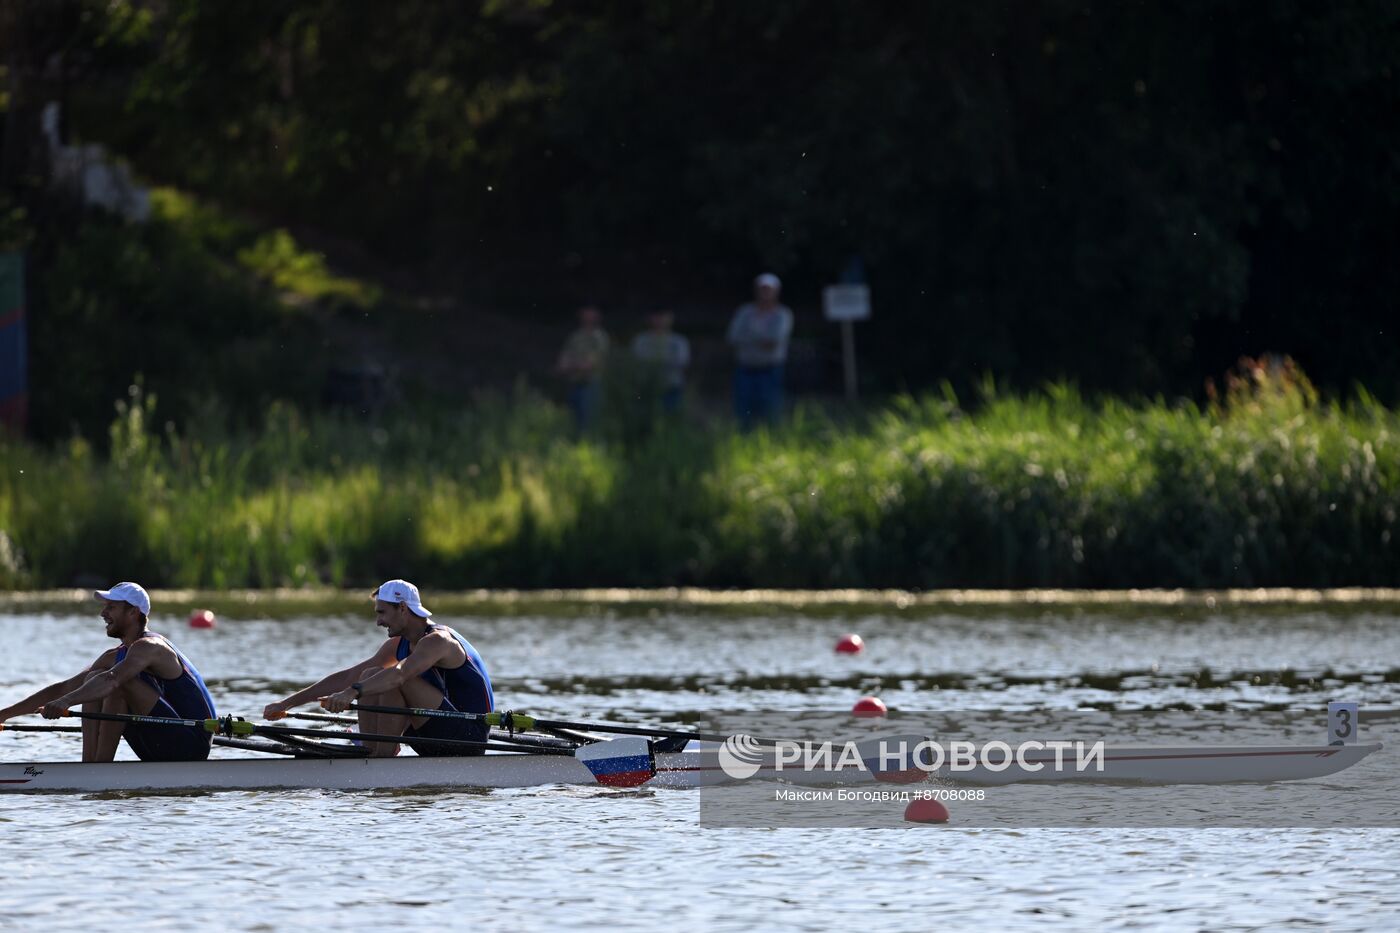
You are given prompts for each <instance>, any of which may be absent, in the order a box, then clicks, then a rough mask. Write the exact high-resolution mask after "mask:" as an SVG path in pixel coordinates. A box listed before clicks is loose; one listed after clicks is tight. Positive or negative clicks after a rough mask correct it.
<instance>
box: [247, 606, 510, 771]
mask: <svg viewBox="0 0 1400 933" xmlns="http://www.w3.org/2000/svg"><path fill="white" fill-rule="evenodd" d="M373 598H374V618H375V623H376V624H377V625H378V626H380V627H381V628H383V629H386V630H387V633H388V636H389V638H388V640H387V641H385V642H384V643H383V644H382V645H380V646H379V650H378V651H376V652H375V653H374V654H372V655H370V657H369V658H368V660H365V661H361V662H359V663H358V664H352V665H350V666H349V667H347V668H345V669H343V670H339V671H336V672H335V673H334V674H327V675H326V676H325V677H322V678H321V679H320V680H318V681H316V682H315V683H314V684H312V685H311V686H309V687H307V688H306V689H305V690H298V691H297V692H296V693H294V694H292V695H291V696H289V697H287V698H286V699H285V700H278V701H277V702H276V703H269V704H268V705H267V708H266V709H264V710H263V716H264V717H266V718H267V719H281V718H282V717H283V716H285V715H287V710H289V709H291V708H292V707H294V706H300V705H301V704H303V703H309V702H311V701H312V700H320V701H321V705H322V706H323V707H325V708H326V709H328V710H330V711H331V712H333V713H339V712H343V711H345V710H347V709H351V708H352V707H351V704H352V703H354V702H355V701H357V700H359V701H361V702H362V703H364V704H365V705H366V706H379V707H393V708H396V709H401V710H404V713H407V712H408V708H409V707H413V708H416V709H426V710H439V711H441V712H444V713H471V714H481V713H489V712H491V711H492V710H493V709H494V708H495V696H494V695H493V693H492V691H491V677H490V675H489V674H488V673H487V672H486V662H484V661H483V660H482V659H481V655H480V654H478V653H477V650H476V649H475V648H473V647H472V644H471V642H469V641H467V640H466V639H465V638H463V637H462V636H461V634H459V633H458V632H456V631H454V630H453V629H450V628H448V627H447V626H446V625H440V624H438V623H437V622H433V621H431V619H432V616H433V614H432V613H431V612H429V611H428V609H427V607H426V606H424V605H423V599H422V597H421V596H420V595H419V594H418V587H416V586H414V585H413V584H412V583H409V582H408V581H407V580H389V581H387V582H385V583H383V584H381V585H380V586H379V588H378V589H376V590H375V591H374V597H373ZM357 713H358V715H359V718H360V731H361V732H364V733H370V734H375V735H401V736H403V737H404V739H405V740H406V741H407V742H408V744H409V745H410V746H412V748H413V750H414V751H415V752H417V753H418V754H419V755H426V756H437V755H473V754H481V753H482V752H483V751H485V745H484V743H485V742H486V738H487V736H488V735H489V734H490V729H489V727H488V726H487V724H486V722H485V720H484V719H481V718H470V717H468V716H461V717H457V716H413V717H411V718H410V717H409V716H408V715H403V714H398V713H384V712H379V711H376V710H366V709H360V710H357ZM443 739H445V740H447V741H445V742H440V741H434V740H443ZM367 744H368V746H369V749H370V754H371V755H374V756H375V757H388V756H392V755H397V754H398V753H399V746H398V745H391V744H389V743H388V742H369V743H367Z"/></svg>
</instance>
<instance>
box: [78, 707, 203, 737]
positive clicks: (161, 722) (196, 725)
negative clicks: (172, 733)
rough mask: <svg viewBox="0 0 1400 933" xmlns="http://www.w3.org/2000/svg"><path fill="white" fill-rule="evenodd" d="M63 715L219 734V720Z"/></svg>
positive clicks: (98, 714) (122, 715)
mask: <svg viewBox="0 0 1400 933" xmlns="http://www.w3.org/2000/svg"><path fill="white" fill-rule="evenodd" d="M63 715H65V716H67V717H69V718H72V719H100V720H104V721H106V722H141V723H146V724H147V725H152V726H188V727H190V728H192V729H203V730H205V731H206V732H218V731H219V720H217V719H175V718H173V717H168V716H135V715H132V714H131V713H89V712H87V711H86V710H77V711H74V710H64V711H63Z"/></svg>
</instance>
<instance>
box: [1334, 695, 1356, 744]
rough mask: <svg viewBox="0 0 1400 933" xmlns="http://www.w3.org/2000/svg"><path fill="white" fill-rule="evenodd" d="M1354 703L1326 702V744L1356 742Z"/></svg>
mask: <svg viewBox="0 0 1400 933" xmlns="http://www.w3.org/2000/svg"><path fill="white" fill-rule="evenodd" d="M1359 711H1360V710H1359V707H1358V704H1356V703H1328V704H1327V744H1328V745H1351V744H1353V743H1355V742H1356V726H1357V722H1356V717H1357V713H1358V712H1359Z"/></svg>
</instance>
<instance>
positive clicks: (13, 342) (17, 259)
mask: <svg viewBox="0 0 1400 933" xmlns="http://www.w3.org/2000/svg"><path fill="white" fill-rule="evenodd" d="M28 420H29V341H28V337H27V335H26V331H25V322H24V254H23V253H0V430H9V431H10V432H12V433H14V434H15V435H16V436H20V435H23V434H24V432H25V428H26V427H27V424H28Z"/></svg>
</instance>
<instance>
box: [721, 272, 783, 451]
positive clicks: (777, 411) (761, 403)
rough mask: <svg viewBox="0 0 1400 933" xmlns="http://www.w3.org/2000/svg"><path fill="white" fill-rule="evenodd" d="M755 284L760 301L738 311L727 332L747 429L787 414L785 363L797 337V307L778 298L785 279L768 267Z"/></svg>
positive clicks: (737, 406)
mask: <svg viewBox="0 0 1400 933" xmlns="http://www.w3.org/2000/svg"><path fill="white" fill-rule="evenodd" d="M753 287H754V300H753V301H752V302H750V303H748V304H746V305H742V306H741V307H740V308H739V310H737V311H735V312H734V320H732V321H730V322H729V332H728V333H727V334H726V335H725V339H726V340H727V341H728V342H729V344H730V345H731V346H733V347H734V363H735V367H734V414H735V416H736V417H737V418H738V419H739V429H740V430H741V431H749V430H751V429H752V428H753V426H754V422H755V421H758V420H762V421H766V422H767V423H768V424H777V423H778V420H779V418H781V417H782V413H783V364H784V363H786V362H787V352H788V338H789V337H791V336H792V309H790V308H788V307H787V306H786V305H783V304H780V303H779V302H778V294H779V292H780V291H781V290H782V287H783V283H782V282H781V281H779V279H778V277H777V276H776V275H773V274H772V273H771V272H765V273H763V274H762V275H760V276H759V277H758V278H756V279H754V282H753Z"/></svg>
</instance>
